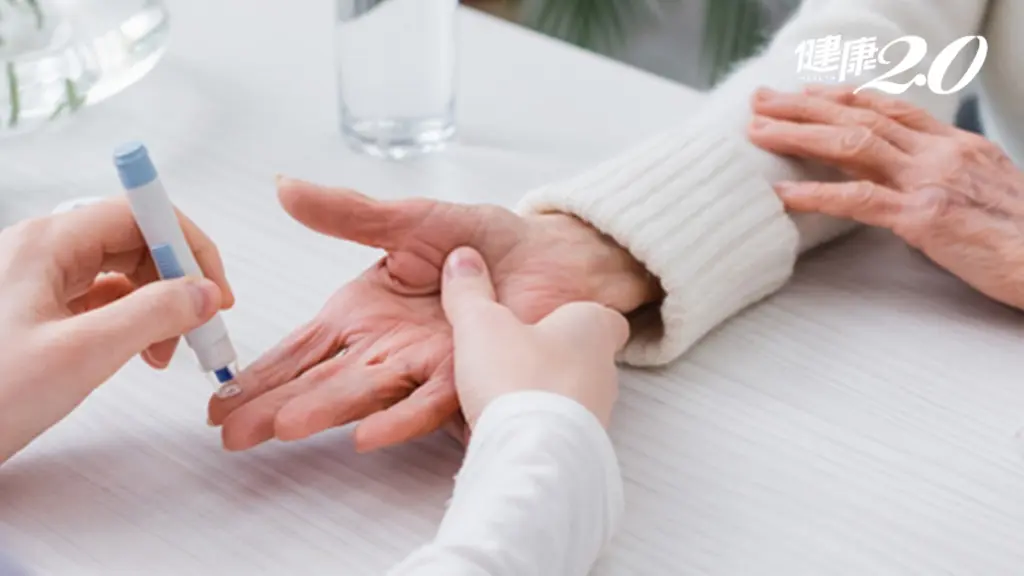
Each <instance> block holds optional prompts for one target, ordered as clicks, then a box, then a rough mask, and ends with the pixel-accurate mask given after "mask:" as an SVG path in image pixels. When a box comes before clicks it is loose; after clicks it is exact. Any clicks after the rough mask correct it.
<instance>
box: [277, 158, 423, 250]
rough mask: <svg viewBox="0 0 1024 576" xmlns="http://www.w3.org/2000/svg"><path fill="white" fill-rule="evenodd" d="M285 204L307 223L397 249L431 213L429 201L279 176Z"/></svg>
mask: <svg viewBox="0 0 1024 576" xmlns="http://www.w3.org/2000/svg"><path fill="white" fill-rule="evenodd" d="M277 196H278V200H280V202H281V206H282V207H283V208H284V209H285V211H286V212H288V214H289V215H291V217H292V218H295V219H296V220H298V221H299V222H300V223H302V224H303V225H304V226H306V227H307V228H309V229H311V230H315V231H317V232H319V233H321V234H326V235H327V236H333V237H335V238H341V239H342V240H350V241H352V242H357V243H359V244H362V245H364V246H373V247H374V248H381V249H384V250H394V249H395V248H396V247H397V246H398V245H399V243H400V242H401V241H402V240H404V239H405V238H406V236H407V235H408V234H409V233H411V232H412V231H413V230H414V229H415V228H416V226H417V225H419V224H421V223H422V222H423V221H424V219H425V218H426V217H427V213H426V212H425V210H426V209H428V208H429V207H430V204H429V203H419V204H417V203H413V202H399V201H382V200H375V199H373V198H370V197H369V196H365V195H363V194H360V193H359V192H356V191H355V190H349V189H347V188H328V187H327V186H320V185H318V184H312V183H309V182H304V181H302V180H296V179H293V178H286V177H283V176H278V177H277Z"/></svg>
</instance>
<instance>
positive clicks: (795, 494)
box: [0, 0, 1024, 576]
mask: <svg viewBox="0 0 1024 576" xmlns="http://www.w3.org/2000/svg"><path fill="white" fill-rule="evenodd" d="M170 5H171V8H172V10H173V17H174V23H173V28H174V31H173V34H174V39H173V45H172V48H171V51H170V53H169V54H168V56H167V58H166V59H165V61H164V62H162V63H161V65H160V66H159V67H158V68H157V69H156V70H155V71H154V72H153V74H152V75H151V76H149V77H148V78H146V79H145V80H144V81H143V82H142V83H141V84H139V85H137V86H136V87H134V88H133V89H131V90H130V91H129V92H127V93H125V94H123V95H121V96H119V97H117V98H115V99H114V100H112V101H109V102H108V103H105V104H104V105H102V106H100V107H98V108H96V109H94V110H90V111H89V112H88V113H87V114H85V115H83V116H82V117H81V118H79V119H78V121H77V122H75V123H73V124H69V125H68V126H66V127H65V129H63V130H61V131H59V132H55V133H50V134H40V135H38V136H36V137H33V138H31V139H28V140H19V141H11V142H5V143H0V224H3V223H10V222H11V221H13V220H14V219H16V218H20V217H24V216H27V215H30V214H39V213H43V212H46V211H48V210H49V209H50V208H51V207H52V206H54V205H55V204H56V203H58V202H59V201H61V200H64V199H67V198H71V197H74V196H80V195H98V194H99V195H104V194H114V193H117V191H118V185H117V182H116V179H115V175H114V172H113V169H112V168H111V166H110V160H109V154H110V151H111V150H112V148H113V146H114V145H116V144H117V143H119V142H120V141H122V140H125V139H131V138H139V139H143V140H145V141H146V143H147V145H148V146H149V147H150V149H151V151H152V153H153V155H154V157H155V160H156V161H157V163H158V168H159V169H160V170H161V173H162V175H163V180H164V182H165V184H166V185H167V186H168V188H169V189H170V190H171V194H172V195H173V197H174V199H175V200H176V202H177V203H178V204H179V206H180V207H181V208H182V209H184V210H185V211H186V212H187V213H189V214H190V215H191V216H192V217H193V218H194V219H195V220H196V221H197V222H198V223H199V224H200V225H201V226H203V227H204V228H205V229H206V230H207V231H208V232H209V233H210V235H211V236H213V237H214V239H215V240H216V241H217V242H218V243H219V245H220V247H221V249H222V253H223V256H224V258H225V260H226V262H227V266H228V271H229V274H230V277H231V280H232V283H233V286H234V288H235V290H236V293H237V296H238V305H237V307H236V308H235V310H234V311H232V312H230V313H229V314H228V316H227V321H228V323H229V325H230V327H231V329H232V332H233V336H234V339H235V342H236V344H237V345H238V347H239V348H240V349H241V352H242V354H243V355H244V356H245V357H247V358H249V359H251V358H253V357H255V356H256V355H257V354H258V353H259V352H260V351H262V350H264V349H266V348H268V347H269V346H271V345H272V344H273V343H275V342H276V341H277V340H278V339H279V338H281V337H282V336H283V335H285V334H286V333H287V332H288V331H290V330H291V329H292V328H293V327H295V326H297V325H298V324H299V323H301V322H303V321H305V320H307V319H308V318H309V317H311V316H312V315H313V314H314V313H315V312H316V311H317V309H318V308H319V306H320V305H321V304H322V303H323V302H324V301H325V300H326V298H327V297H328V295H329V294H331V293H332V291H333V290H335V289H336V288H337V287H338V286H340V285H341V284H342V283H344V282H345V281H346V280H348V279H350V278H352V277H353V276H354V275H355V274H357V273H358V272H359V271H361V270H362V269H363V268H364V267H365V266H367V265H368V264H370V263H371V262H372V261H373V260H374V259H375V258H376V257H377V254H376V253H374V252H373V251H371V250H368V249H365V248H361V247H357V246H352V245H348V244H344V243H342V242H340V241H333V240H331V239H328V238H324V237H321V236H318V235H315V234H313V233H311V232H309V231H307V230H305V229H304V228H302V227H301V226H300V225H298V224H296V223H294V222H293V221H291V220H290V219H289V218H288V217H287V216H286V215H285V214H284V212H283V211H282V210H280V209H279V208H278V206H277V205H276V201H275V196H274V190H273V175H274V174H275V173H278V172H280V173H285V174H289V175H293V176H297V177H302V178H306V179H311V180H316V181H321V182H325V183H332V184H339V185H348V186H352V187H356V188H359V189H361V190H363V191H364V192H367V193H369V194H372V195H376V196H379V197H401V196H421V195H426V196H432V197H437V198H443V199H447V200H455V201H464V202H490V203H500V204H504V205H512V204H513V203H514V202H515V200H516V199H517V198H518V197H519V196H520V195H521V194H522V193H523V192H524V191H525V190H526V189H528V188H530V187H531V186H534V185H538V184H541V183H543V182H545V181H547V180H549V179H551V178H556V177H560V176H565V175H569V174H571V173H573V172H575V171H577V170H579V169H582V168H584V167H585V166H586V165H587V164H589V163H591V162H593V161H596V160H599V159H601V158H602V157H605V156H607V155H610V154H613V153H615V152H616V151H618V150H620V149H622V148H624V147H626V146H627V145H629V144H631V143H634V142H636V141H637V140H639V139H642V138H644V137H645V136H647V135H650V134H653V133H655V132H656V131H657V130H658V129H660V128H661V127H663V126H664V125H665V124H666V123H668V122H670V121H672V120H673V119H674V118H683V117H685V116H686V115H687V114H688V113H690V111H691V110H692V109H693V108H694V105H695V102H696V100H697V99H698V96H697V95H696V94H694V93H693V92H692V91H690V90H689V89H686V88H684V87H681V86H678V85H675V84H672V83H670V82H667V81H664V80H661V79H658V78H655V77H653V76H651V75H649V74H646V73H643V72H640V71H637V70H633V69H630V68H627V67H625V66H622V65H619V64H616V63H612V62H609V61H606V60H603V59H600V58H598V57H595V56H592V55H590V54H586V53H583V52H581V51H579V50H576V49H572V48H570V47H567V46H564V45H561V44H558V43H556V42H554V41H551V40H548V39H546V38H542V37H539V36H537V35H535V34H532V33H529V32H526V31H524V30H521V29H519V28H515V27H512V26H509V25H506V24H503V23H500V22H498V21H495V20H492V19H489V18H486V17H483V16H479V15H476V14H473V13H469V12H464V13H463V14H462V15H461V23H462V25H463V27H462V33H463V46H462V48H463V49H462V59H463V65H462V78H461V86H460V92H459V98H460V100H459V116H460V125H461V129H462V136H461V142H460V143H459V144H458V145H457V146H455V147H453V148H452V149H451V150H449V151H448V152H446V153H444V154H442V155H438V156H434V157H430V158H426V159H423V160H421V161H417V162H412V163H407V164H394V163H386V162H380V161H376V160H373V159H369V158H364V157H359V156H356V155H354V154H352V153H350V152H349V151H347V150H346V149H345V148H344V146H343V145H342V143H341V142H340V139H339V137H338V134H337V130H336V129H335V111H334V102H335V100H334V86H333V67H332V56H331V52H332V38H331V30H332V25H331V24H332V22H331V19H332V11H331V2H329V1H328V0H317V1H312V0H310V1H306V2H245V1H244V0H218V1H217V2H203V1H200V0H173V1H171V2H170ZM1022 351H1024V317H1022V315H1020V314H1018V313H1015V312H1011V311H1008V310H1006V309H1004V308H1001V307H999V306H997V305H994V304H992V303H990V302H987V301H985V300H984V299H983V298H981V297H979V296H978V295H976V294H974V293H973V292H972V291H971V290H969V289H967V288H965V287H964V286H963V285H961V284H960V283H959V282H958V281H957V280H955V279H954V278H951V277H950V276H948V275H946V274H944V273H942V272H940V271H938V270H937V269H935V268H934V267H933V266H931V265H930V264H928V263H927V262H926V261H925V260H924V259H923V258H921V257H920V256H918V255H916V254H913V253H911V252H909V251H908V250H907V249H905V248H903V247H902V246H901V245H900V244H899V243H898V242H895V241H894V240H892V239H891V238H889V237H888V236H886V235H885V234H881V233H877V232H868V233H863V234H859V235H856V236H854V237H852V238H849V239H847V240H845V241H842V242H840V243H837V244H835V245H833V246H830V247H828V248H826V249H823V250H820V251H818V252H817V253H815V254H813V255H811V256H809V257H807V258H806V259H805V260H804V262H803V264H802V265H801V266H800V268H799V271H798V273H797V275H796V277H795V279H794V280H793V281H792V282H791V283H790V285H789V286H788V287H787V288H786V289H784V290H783V291H782V292H781V293H780V294H778V295H776V296H775V297H773V298H771V299H770V300H768V301H766V302H765V303H763V304H761V305H759V306H757V307H755V308H753V309H751V310H749V311H747V312H746V313H743V314H742V315H740V316H739V317H737V318H735V319H734V320H733V321H731V322H730V323H728V324H727V325H726V326H725V327H724V328H722V329H720V330H718V331H716V332H715V333H714V334H712V335H711V336H710V337H709V338H707V339H706V340H705V341H704V342H703V343H702V344H701V345H699V346H698V347H697V348H696V349H694V350H693V351H692V352H691V353H689V354H688V355H687V356H686V358H685V359H684V360H682V361H680V362H677V363H675V364H674V365H672V366H670V367H668V368H665V369H662V370H654V371H634V370H625V371H624V372H623V387H624V390H623V394H622V401H621V403H620V406H619V408H618V411H617V413H616V416H615V424H614V427H613V431H612V435H613V439H614V441H615V444H616V446H617V448H618V451H619V455H620V459H621V462H622V465H623V470H624V474H625V477H626V484H627V493H626V496H627V504H628V512H627V519H626V525H625V527H624V529H623V531H622V533H621V534H620V535H619V537H618V539H617V541H616V543H615V546H614V547H613V548H612V549H611V550H609V552H608V554H607V555H606V557H605V558H604V559H603V560H602V562H601V564H600V565H599V568H598V569H597V570H596V573H598V574H615V575H618V574H642V575H660V574H714V575H760V574H764V575H775V574H778V575H785V576H795V575H804V574H806V575H820V574H829V575H836V574H850V575H857V576H863V575H865V574H872V575H885V574H927V575H932V574H965V575H985V576H993V575H994V576H1001V575H1007V576H1009V575H1012V574H1019V573H1020V570H1021V569H1022V568H1021V567H1022V566H1024V459H1022V455H1021V454H1022V453H1021V448H1020V446H1021V445H1024V443H1019V442H1017V441H1015V439H1014V434H1015V433H1016V431H1017V429H1018V427H1019V426H1021V425H1024V377H1022V376H1021V375H1022V374H1024V352H1022ZM209 392H210V390H209V387H208V384H207V383H206V382H205V381H204V380H203V379H202V377H201V376H198V375H197V374H196V372H195V371H194V364H193V361H192V359H191V358H190V357H189V356H188V352H187V351H185V352H183V353H182V354H179V357H178V358H176V360H175V362H174V364H173V365H172V367H171V369H170V370H168V371H166V372H163V373H156V372H152V371H150V370H148V369H146V368H145V367H144V366H143V365H142V364H141V363H139V362H133V363H132V364H131V365H129V366H128V367H127V368H125V369H124V370H123V371H122V372H121V373H120V374H119V375H118V376H117V377H116V378H115V379H114V380H113V381H112V382H110V383H109V384H108V385H106V386H105V387H103V388H102V389H101V390H100V391H99V392H97V393H96V394H95V395H94V396H93V397H92V398H90V399H89V400H88V401H87V402H86V403H85V404H84V405H83V406H82V408H81V409H80V410H78V411H77V412H76V413H75V414H74V415H73V416H72V417H71V418H69V419H68V420H67V421H66V422H64V423H63V424H61V425H59V426H58V427H56V428H55V429H53V430H52V431H51V432H50V433H48V434H47V435H45V436H44V437H43V438H41V439H40V440H39V441H38V442H37V443H36V444H35V445H33V446H32V447H31V448H30V449H29V450H27V451H26V452H24V453H22V454H21V455H20V456H18V457H16V458H15V459H14V460H13V461H11V462H10V463H9V464H8V465H6V466H4V467H3V468H2V469H0V541H2V542H4V543H5V544H6V547H7V548H8V549H10V550H13V551H15V552H16V554H18V555H19V556H20V557H21V559H22V560H24V561H26V562H28V563H30V564H32V565H33V566H35V567H37V568H38V569H39V570H40V573H42V574H55V575H61V576H63V575H75V576H87V575H91V574H104V575H109V574H147V575H162V574H168V575H170V574H173V575H182V574H190V575H204V574H209V575H235V574H238V575H255V574H275V575H280V574H310V575H321V574H324V575H326V574H354V575H362V574H375V573H381V572H383V571H384V570H385V569H386V568H387V567H388V566H390V565H391V564H392V563H394V562H395V561H397V560H398V559H400V558H401V557H403V556H404V555H405V554H406V553H408V552H409V551H410V550H411V549H413V548H414V547H415V546H417V545H418V544H420V543H422V542H423V541H424V540H426V539H427V538H429V537H430V536H431V535H432V533H433V530H434V528H435V526H436V522H437V521H438V520H439V518H440V517H441V514H442V510H443V504H444V501H445V500H446V498H447V497H448V495H449V492H450V489H451V484H452V482H451V479H452V478H451V477H452V475H453V474H454V472H455V471H456V469H457V467H458V461H459V456H460V452H459V450H458V449H457V448H456V447H455V446H454V445H453V444H452V443H451V442H450V441H448V440H447V439H446V438H442V437H434V438H430V439H427V440H424V441H420V442H417V443H413V444H410V445H406V446H402V447H399V448H394V449H389V450H385V451H382V452H379V453H374V454H370V455H357V454H355V453H354V452H353V450H352V448H351V444H350V442H349V440H348V433H347V430H344V429H343V430H337V431H333V432H330V433H326V434H323V435H320V436H318V437H316V438H314V439H312V440H309V441H305V442H302V443H298V444H269V445H265V446H262V447H260V448H258V449H255V450H253V451H250V452H247V453H242V454H228V453H225V452H222V451H221V450H220V447H219V435H218V432H217V431H216V430H212V429H209V428H207V427H206V426H205V425H204V420H205V405H206V401H207V398H208V394H209Z"/></svg>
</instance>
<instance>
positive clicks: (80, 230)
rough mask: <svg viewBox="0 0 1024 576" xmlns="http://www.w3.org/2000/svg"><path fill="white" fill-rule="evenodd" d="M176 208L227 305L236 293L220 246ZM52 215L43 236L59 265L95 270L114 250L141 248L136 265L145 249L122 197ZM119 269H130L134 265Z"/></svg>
mask: <svg viewBox="0 0 1024 576" xmlns="http://www.w3.org/2000/svg"><path fill="white" fill-rule="evenodd" d="M175 212H176V213H177V216H178V222H179V224H180V225H181V229H182V232H183V233H184V235H185V240H186V242H187V243H188V245H189V248H191V250H192V254H193V255H194V256H195V258H196V262H197V263H198V264H199V267H200V269H202V271H203V275H204V276H206V277H207V278H209V279H210V280H212V281H213V282H214V283H215V284H217V286H218V287H219V288H220V290H221V295H222V298H223V300H222V302H223V306H224V307H225V308H229V307H230V306H232V305H233V304H234V301H235V297H234V294H233V292H232V291H231V286H230V284H228V280H227V275H226V274H225V272H224V263H223V262H222V261H221V258H220V252H219V251H218V250H217V247H216V245H214V243H213V241H212V240H210V238H209V237H208V236H207V235H206V234H204V233H203V231H202V230H200V229H199V227H198V226H196V225H195V223H193V222H192V221H191V220H189V218H188V217H187V216H185V215H184V214H182V213H181V212H180V211H178V210H177V209H175ZM50 218H52V222H53V224H54V226H53V227H52V230H53V234H52V235H50V236H49V237H48V239H47V241H48V243H49V249H50V251H51V253H52V254H53V257H54V259H55V261H56V262H57V264H58V266H59V267H60V268H61V270H64V271H84V272H86V273H88V274H91V275H92V276H95V274H97V273H98V272H100V271H102V270H104V268H105V267H108V264H110V263H111V261H113V260H116V259H117V257H118V256H123V255H125V254H132V253H135V252H137V253H139V254H140V258H139V259H138V260H136V261H135V263H134V264H135V266H136V267H137V266H138V265H139V264H140V263H141V262H142V261H143V258H142V257H141V256H142V255H144V254H147V253H148V246H147V245H146V240H145V238H143V236H142V231H141V230H139V227H138V225H137V224H136V223H135V216H134V215H133V214H132V210H131V207H130V206H129V205H128V201H127V200H126V199H125V198H111V199H109V200H104V201H102V202H97V203H95V204H90V205H88V206H84V207H82V208H80V209H78V210H74V211H72V212H67V213H63V214H57V215H54V216H51V217H50ZM117 271H119V272H123V273H130V272H132V271H133V270H123V269H122V270H117ZM90 280H91V278H90Z"/></svg>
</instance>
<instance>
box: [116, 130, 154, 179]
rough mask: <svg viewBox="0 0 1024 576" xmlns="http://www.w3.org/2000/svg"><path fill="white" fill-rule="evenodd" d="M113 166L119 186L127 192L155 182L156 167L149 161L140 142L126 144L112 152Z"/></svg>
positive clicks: (146, 151)
mask: <svg viewBox="0 0 1024 576" xmlns="http://www.w3.org/2000/svg"><path fill="white" fill-rule="evenodd" d="M114 166H117V175H118V176H119V177H120V178H121V184H123V185H124V187H125V188H126V189H128V190H131V189H132V188H139V187H141V186H145V185H146V184H149V183H150V182H152V181H154V180H156V167H155V166H153V162H152V161H151V160H150V159H149V151H148V150H146V147H145V146H143V144H142V143H141V142H128V143H126V144H122V145H120V146H118V147H117V148H116V149H115V150H114Z"/></svg>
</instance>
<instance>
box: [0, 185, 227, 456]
mask: <svg viewBox="0 0 1024 576" xmlns="http://www.w3.org/2000/svg"><path fill="white" fill-rule="evenodd" d="M179 218H180V220H181V224H182V228H183V230H184V231H185V236H186V238H187V240H188V243H189V244H190V245H191V247H192V250H193V253H194V254H195V257H196V260H197V261H198V262H199V264H200V267H201V268H202V270H203V273H204V274H205V275H206V276H207V278H209V280H207V279H202V278H182V279H178V280H171V281H160V282H157V280H159V277H158V275H157V272H156V268H155V267H154V265H153V261H152V259H151V258H150V255H149V249H148V248H147V246H146V243H145V241H144V240H143V238H142V234H141V233H140V232H139V229H138V227H137V225H136V223H135V219H134V217H133V216H132V212H131V209H130V208H129V206H128V204H127V202H125V201H124V200H123V199H115V200H107V201H103V202H100V203H96V204H92V205H90V206H85V207H82V208H80V209H78V210H75V211H73V212H68V213H64V214H58V215H54V216H47V217H44V218H37V219H33V220H27V221H24V222H21V223H19V224H16V225H14V226H12V227H10V228H7V229H5V230H3V231H2V232H0V327H2V332H0V462H3V461H5V460H7V459H8V458H10V456H11V455H13V454H14V453H15V452H17V451H18V450H20V449H21V448H23V447H25V445H27V444H28V443H29V442H30V441H32V439H34V438H35V437H36V436H38V435H39V434H41V433H42V432H43V431H45V430H46V429H47V428H49V427H50V426H52V425H53V424H55V423H57V422H58V421H60V420H61V419H62V418H64V416H66V415H67V414H68V413H69V412H71V410H73V409H74V408H75V407H76V406H77V405H78V404H79V403H80V402H81V401H82V400H84V399H85V398H86V396H88V395H89V393H91V392H92V391H93V390H94V389H95V388H96V387H97V386H99V385H100V384H102V383H103V382H104V381H106V380H107V379H108V378H110V377H111V376H112V375H113V374H114V373H115V372H116V371H117V370H119V369H120V368H121V367H122V366H123V365H124V364H125V363H126V362H128V361H129V360H130V359H131V358H132V357H133V356H135V355H136V354H141V355H142V358H143V359H144V360H145V361H146V362H147V363H148V364H149V365H151V366H153V367H154V368H158V369H159V368H163V367H166V366H167V363H168V362H169V361H170V359H171V356H172V355H173V353H174V350H175V348H176V346H177V343H178V339H179V336H180V335H182V334H185V333H186V332H189V331H190V330H192V329H194V328H196V327H198V326H200V325H202V324H203V323H204V322H206V321H207V320H209V319H210V318H211V317H212V316H213V315H214V314H215V313H216V312H217V310H218V309H220V308H225V309H226V308H229V307H231V305H232V304H233V303H234V296H233V295H232V293H231V288H230V287H229V286H228V282H227V279H226V278H225V275H224V267H223V265H222V263H221V260H220V256H219V255H218V253H217V249H216V247H215V246H214V245H213V243H212V242H211V241H210V239H209V238H207V237H206V236H205V235H204V234H203V233H202V232H201V231H200V230H199V229H198V228H197V227H196V226H195V225H194V224H192V223H191V222H190V221H188V219H187V218H185V217H184V216H180V215H179Z"/></svg>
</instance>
